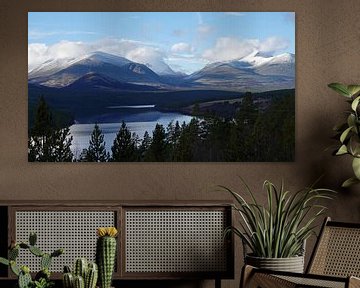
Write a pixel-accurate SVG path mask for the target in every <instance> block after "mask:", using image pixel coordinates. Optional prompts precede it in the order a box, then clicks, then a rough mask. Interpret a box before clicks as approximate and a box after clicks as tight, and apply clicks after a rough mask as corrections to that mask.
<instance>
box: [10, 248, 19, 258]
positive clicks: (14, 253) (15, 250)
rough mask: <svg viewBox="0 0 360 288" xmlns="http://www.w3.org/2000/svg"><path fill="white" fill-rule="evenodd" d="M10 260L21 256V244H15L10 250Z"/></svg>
mask: <svg viewBox="0 0 360 288" xmlns="http://www.w3.org/2000/svg"><path fill="white" fill-rule="evenodd" d="M8 256H9V260H14V261H15V260H16V258H17V257H18V256H19V246H17V245H16V246H15V247H14V248H12V249H10V250H9V253H8Z"/></svg>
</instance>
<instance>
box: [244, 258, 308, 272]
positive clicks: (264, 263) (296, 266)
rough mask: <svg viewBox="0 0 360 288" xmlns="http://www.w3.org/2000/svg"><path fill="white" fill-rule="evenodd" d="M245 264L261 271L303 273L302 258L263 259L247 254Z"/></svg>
mask: <svg viewBox="0 0 360 288" xmlns="http://www.w3.org/2000/svg"><path fill="white" fill-rule="evenodd" d="M245 263H246V264H248V265H251V266H254V267H257V268H262V269H269V270H275V271H286V272H297V273H304V256H295V257H289V258H263V257H255V256H251V255H249V254H248V255H246V256H245Z"/></svg>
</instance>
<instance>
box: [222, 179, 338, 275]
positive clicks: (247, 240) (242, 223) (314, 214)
mask: <svg viewBox="0 0 360 288" xmlns="http://www.w3.org/2000/svg"><path fill="white" fill-rule="evenodd" d="M241 181H242V183H243V185H244V188H245V189H244V190H245V193H237V192H235V191H234V190H232V189H229V188H227V187H225V186H219V187H220V188H221V190H223V191H226V192H228V193H230V194H231V195H232V196H233V197H234V199H235V204H234V205H233V209H234V210H235V211H236V212H237V213H238V215H239V218H240V219H239V222H238V224H239V227H235V226H233V227H229V228H228V229H227V230H226V233H230V232H232V233H234V234H235V235H236V236H238V237H240V238H241V240H242V242H243V245H244V248H248V249H249V250H250V251H251V253H248V254H245V255H244V257H245V264H249V265H252V266H255V267H259V268H265V269H271V270H281V271H289V272H299V273H303V270H304V247H305V242H306V240H307V239H308V238H309V237H310V236H311V235H313V234H315V230H316V228H317V226H318V225H317V224H318V220H319V217H320V216H322V215H324V214H325V211H326V209H327V208H326V207H325V206H324V204H321V201H324V200H325V201H327V200H331V199H332V198H333V196H334V193H335V191H333V190H330V189H324V188H313V187H308V188H304V189H301V190H299V191H297V192H295V193H292V192H290V191H287V190H285V188H284V184H283V183H282V184H281V187H280V188H277V187H275V185H274V184H273V183H271V182H270V181H268V180H266V181H265V182H264V189H265V191H266V194H267V203H266V204H265V205H263V204H262V203H260V202H259V201H258V200H257V199H256V197H255V196H254V193H253V192H252V191H251V189H250V188H249V187H248V186H247V185H246V183H245V182H244V180H242V179H241ZM244 194H246V195H247V196H249V197H250V199H251V201H247V200H246V199H245V196H243V195H244ZM245 250H246V249H244V251H245Z"/></svg>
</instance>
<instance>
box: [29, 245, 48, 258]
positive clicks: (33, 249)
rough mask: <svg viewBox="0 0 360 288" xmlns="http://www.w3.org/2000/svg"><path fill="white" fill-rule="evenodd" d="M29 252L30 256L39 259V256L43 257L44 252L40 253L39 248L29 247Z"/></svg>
mask: <svg viewBox="0 0 360 288" xmlns="http://www.w3.org/2000/svg"><path fill="white" fill-rule="evenodd" d="M29 251H30V252H31V253H32V254H34V255H35V256H37V257H41V256H43V255H44V252H42V251H41V250H40V248H38V247H36V246H30V247H29Z"/></svg>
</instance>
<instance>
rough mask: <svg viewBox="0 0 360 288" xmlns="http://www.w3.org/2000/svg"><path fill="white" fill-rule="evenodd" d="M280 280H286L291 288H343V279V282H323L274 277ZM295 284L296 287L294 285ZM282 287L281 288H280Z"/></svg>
mask: <svg viewBox="0 0 360 288" xmlns="http://www.w3.org/2000/svg"><path fill="white" fill-rule="evenodd" d="M275 277H276V278H277V277H279V278H281V279H284V280H287V281H289V282H291V283H293V284H294V286H293V287H309V286H310V287H322V288H324V287H325V288H345V279H344V281H343V282H339V281H331V280H323V279H311V278H302V277H292V276H279V275H277V276H275ZM295 284H296V285H295ZM281 287H282V286H281Z"/></svg>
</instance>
